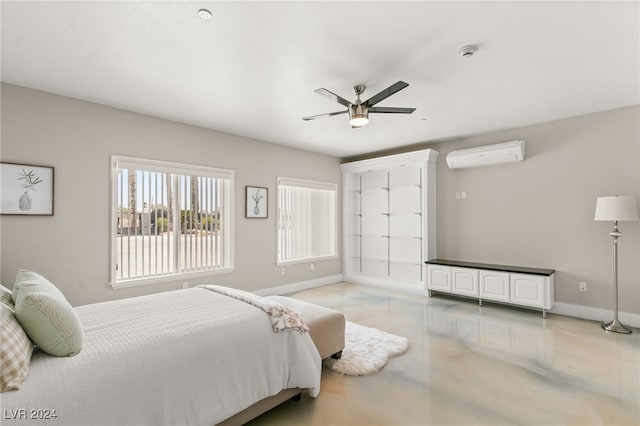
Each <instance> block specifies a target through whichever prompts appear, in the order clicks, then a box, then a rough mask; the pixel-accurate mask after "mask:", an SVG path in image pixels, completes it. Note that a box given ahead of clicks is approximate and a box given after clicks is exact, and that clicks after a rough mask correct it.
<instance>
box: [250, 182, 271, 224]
mask: <svg viewBox="0 0 640 426" xmlns="http://www.w3.org/2000/svg"><path fill="white" fill-rule="evenodd" d="M268 197H269V190H268V189H267V188H262V187H260V186H246V187H245V198H246V200H245V206H246V208H245V213H244V216H245V217H246V218H249V219H265V218H266V217H267V208H268V206H269V204H268Z"/></svg>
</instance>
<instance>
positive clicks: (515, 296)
mask: <svg viewBox="0 0 640 426" xmlns="http://www.w3.org/2000/svg"><path fill="white" fill-rule="evenodd" d="M510 287H511V299H510V300H511V302H513V303H517V304H520V305H526V306H536V307H543V306H544V300H545V297H544V287H545V286H544V276H542V275H527V274H511V279H510Z"/></svg>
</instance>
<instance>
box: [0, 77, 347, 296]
mask: <svg viewBox="0 0 640 426" xmlns="http://www.w3.org/2000/svg"><path fill="white" fill-rule="evenodd" d="M1 95H2V96H1V102H2V105H1V106H2V109H1V114H2V116H1V117H2V120H1V122H2V129H1V136H2V145H1V159H2V161H8V162H24V163H33V164H42V165H50V166H53V167H55V214H54V216H52V217H34V216H30V217H26V216H2V217H1V219H0V232H1V252H0V256H1V265H0V266H1V274H0V280H1V282H2V284H3V285H5V286H7V287H12V286H13V281H14V278H15V274H16V272H17V270H18V269H19V268H26V269H33V270H35V271H38V272H40V273H41V274H43V275H44V276H46V277H47V278H49V279H50V280H51V281H52V282H54V283H55V284H56V285H58V286H59V287H60V289H61V290H62V291H63V292H64V293H65V295H66V296H67V298H68V299H69V301H70V302H71V303H72V304H73V305H81V304H86V303H92V302H96V301H105V300H111V299H119V298H124V297H131V296H138V295H143V294H148V293H155V292H159V291H166V290H172V289H177V288H181V287H182V284H181V281H180V282H172V283H165V284H152V285H146V286H140V287H133V288H125V289H118V290H113V289H111V287H109V286H107V282H108V281H109V247H110V237H109V232H110V228H109V209H110V203H109V199H110V196H109V181H110V161H109V158H110V155H111V154H120V155H128V156H134V157H142V158H152V159H158V160H167V161H176V162H182V163H192V164H203V165H208V166H214V167H221V168H227V169H233V170H235V171H236V182H235V185H236V187H235V195H236V200H235V232H236V243H235V264H236V270H235V271H234V272H233V273H231V274H224V275H216V276H212V277H211V278H208V279H202V278H199V279H197V280H192V283H203V282H208V283H212V284H224V285H229V286H232V287H237V288H242V289H247V290H258V289H262V288H267V287H273V286H279V285H284V284H288V283H293V282H299V281H305V280H311V279H314V278H320V277H326V276H330V275H335V274H340V273H341V261H340V259H336V260H327V261H322V262H316V263H315V269H314V270H313V271H311V270H310V265H309V264H300V265H292V266H287V268H286V274H285V275H282V274H281V271H280V268H277V267H276V265H275V262H276V220H275V217H276V214H275V213H276V208H275V207H276V205H275V195H276V193H275V190H276V176H278V175H283V176H290V177H298V178H304V179H312V180H321V181H328V182H334V183H340V168H339V161H338V159H336V158H333V157H329V156H324V155H320V154H314V153H310V152H306V151H302V150H296V149H291V148H286V147H283V146H279V145H275V144H269V143H265V142H261V141H256V140H252V139H247V138H243V137H239V136H234V135H229V134H225V133H220V132H216V131H213V130H208V129H204V128H199V127H193V126H188V125H185V124H180V123H176V122H172V121H167V120H162V119H159V118H154V117H149V116H145V115H141V114H136V113H132V112H128V111H123V110H118V109H114V108H109V107H105V106H102V105H98V104H93V103H89V102H83V101H79V100H75V99H71V98H66V97H62V96H57V95H54V94H50V93H45V92H40V91H36V90H31V89H27V88H23V87H18V86H13V85H9V84H2V93H1ZM245 185H256V186H266V187H268V188H269V217H268V219H245V218H244V190H245ZM339 199H341V197H339ZM339 217H340V215H339ZM339 220H340V219H339Z"/></svg>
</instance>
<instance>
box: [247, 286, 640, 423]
mask: <svg viewBox="0 0 640 426" xmlns="http://www.w3.org/2000/svg"><path fill="white" fill-rule="evenodd" d="M290 296H291V297H295V298H298V299H302V300H306V301H309V302H313V303H317V304H319V305H323V306H327V307H330V308H333V309H336V310H339V311H341V312H343V313H344V314H345V316H346V318H347V320H348V321H353V322H356V323H359V324H362V325H366V326H370V327H376V328H379V329H381V330H385V331H388V332H390V333H394V334H398V335H402V336H406V337H408V338H409V342H410V347H409V351H408V352H407V353H405V354H404V355H401V356H400V357H397V358H393V359H391V361H390V362H389V364H387V366H386V367H385V368H384V369H383V370H382V371H380V372H379V373H376V374H374V375H371V376H366V377H347V376H341V375H339V374H337V373H334V372H331V371H329V370H328V369H327V368H324V369H323V375H322V387H321V391H320V396H319V397H318V398H317V399H312V398H310V397H309V396H308V395H306V394H305V395H303V397H302V399H301V401H299V402H294V401H288V402H286V403H284V404H282V405H281V406H279V407H276V408H275V409H273V410H272V411H270V412H268V413H265V414H263V415H262V416H260V417H258V418H256V419H255V420H254V421H252V422H251V423H250V424H251V425H492V426H494V425H612V426H618V425H635V426H638V425H640V333H638V329H634V330H633V334H631V335H620V334H609V333H606V332H604V331H603V330H602V329H601V328H600V325H599V323H596V322H592V321H583V320H579V319H575V318H569V317H563V316H559V315H552V314H549V315H548V316H547V319H542V315H541V313H540V312H535V311H529V310H523V309H518V308H513V307H507V306H505V305H498V304H484V305H483V306H482V307H481V308H480V307H478V305H477V302H474V301H472V300H465V299H456V298H449V297H447V296H441V295H437V296H434V297H432V298H429V297H427V296H416V295H409V294H403V293H397V292H393V291H387V290H384V289H378V288H372V287H364V286H358V285H353V284H348V283H339V284H332V285H329V286H324V287H319V288H314V289H310V290H305V291H301V292H297V293H294V294H291V295H290Z"/></svg>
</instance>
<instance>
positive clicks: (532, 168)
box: [429, 106, 640, 314]
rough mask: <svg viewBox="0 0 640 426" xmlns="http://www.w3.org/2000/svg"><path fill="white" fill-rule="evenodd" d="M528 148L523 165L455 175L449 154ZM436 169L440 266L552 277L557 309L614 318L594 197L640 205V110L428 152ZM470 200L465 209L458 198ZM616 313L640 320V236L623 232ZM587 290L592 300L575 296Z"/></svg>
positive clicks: (627, 225) (638, 231)
mask: <svg viewBox="0 0 640 426" xmlns="http://www.w3.org/2000/svg"><path fill="white" fill-rule="evenodd" d="M514 139H524V140H525V141H526V151H527V152H526V159H525V160H524V161H523V162H520V163H514V164H506V165H498V166H491V167H485V168H473V169H457V170H450V169H448V168H447V166H446V160H445V157H446V155H447V153H448V152H450V151H452V150H455V149H461V148H469V147H474V146H480V145H486V144H492V143H498V142H506V141H509V140H514ZM429 146H430V147H432V148H434V149H436V150H438V151H440V157H439V159H438V166H437V187H438V189H437V203H436V204H437V241H438V244H437V250H438V257H440V258H446V259H458V260H469V261H478V262H489V263H499V264H508V265H509V264H511V265H522V266H533V267H541V268H552V269H555V270H556V271H557V272H556V277H555V284H556V289H555V297H556V301H557V302H565V303H572V304H578V305H584V306H591V307H598V308H603V309H611V308H612V305H613V299H612V274H613V265H612V259H613V254H612V250H613V249H612V243H611V237H609V235H608V233H609V232H610V230H611V229H612V226H613V223H610V222H595V221H594V220H593V217H594V212H595V202H596V197H598V196H605V195H616V194H618V195H636V196H638V197H640V107H638V106H634V107H627V108H621V109H616V110H611V111H605V112H600V113H595V114H589V115H585V116H580V117H575V118H570V119H566V120H560V121H555V122H550V123H545V124H539V125H533V126H528V127H522V128H518V129H512V130H507V131H501V132H495V133H491V134H485V135H481V136H476V137H470V138H466V139H460V140H455V141H451V142H446V143H441V144H435V145H429ZM461 191H466V193H467V199H466V200H456V197H455V194H456V192H461ZM620 230H621V231H622V233H623V236H622V237H621V238H620V240H619V265H620V270H619V274H620V275H619V283H620V291H619V294H620V310H621V311H623V312H629V313H635V314H640V226H639V223H638V222H621V223H620ZM580 281H586V282H587V284H588V292H587V293H580V292H578V283H579V282H580Z"/></svg>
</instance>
